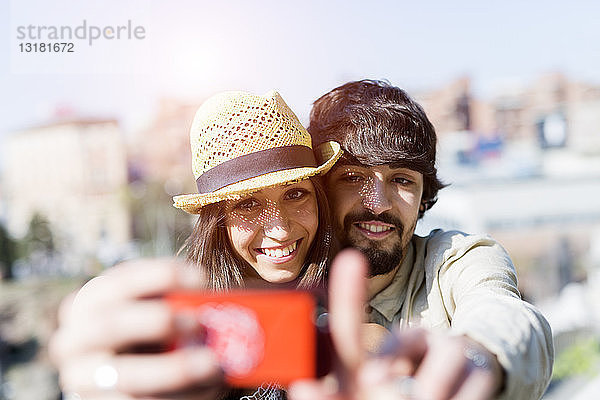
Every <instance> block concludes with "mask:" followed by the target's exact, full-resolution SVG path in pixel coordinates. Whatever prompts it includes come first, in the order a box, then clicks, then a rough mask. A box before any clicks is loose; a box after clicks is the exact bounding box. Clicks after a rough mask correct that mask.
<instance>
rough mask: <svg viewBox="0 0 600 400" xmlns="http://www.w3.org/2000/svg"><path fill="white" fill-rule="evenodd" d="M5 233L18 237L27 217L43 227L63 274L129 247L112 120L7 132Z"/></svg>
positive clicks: (119, 146) (121, 161)
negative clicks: (51, 238)
mask: <svg viewBox="0 0 600 400" xmlns="http://www.w3.org/2000/svg"><path fill="white" fill-rule="evenodd" d="M3 150H4V161H5V163H4V168H3V175H4V176H3V184H4V201H5V218H6V223H7V227H8V229H9V230H10V232H11V233H12V234H13V235H14V236H15V237H23V236H24V235H25V234H26V232H27V230H28V227H29V224H30V221H31V220H32V218H33V216H34V215H36V214H37V215H41V216H43V217H44V218H45V219H47V220H48V222H49V225H50V228H51V231H52V234H53V235H54V241H55V244H56V249H57V250H58V252H59V253H60V254H62V255H63V256H64V262H62V263H61V265H62V267H65V268H67V269H70V270H71V271H70V272H80V271H77V270H78V269H84V268H87V267H86V265H85V263H84V262H83V260H86V259H90V258H97V257H102V254H101V253H104V255H106V251H107V249H110V251H115V249H118V248H119V247H121V246H125V245H126V244H127V243H128V242H129V240H130V215H129V210H128V206H127V202H126V197H125V196H124V192H123V191H124V188H125V186H126V184H127V155H126V149H125V145H124V142H123V137H122V134H121V130H120V128H119V126H118V124H117V122H116V121H114V120H69V121H63V122H58V123H54V124H49V125H45V126H39V127H35V128H31V129H26V130H23V131H19V132H16V133H13V134H12V135H10V136H9V137H7V138H6V140H5V148H4V149H3Z"/></svg>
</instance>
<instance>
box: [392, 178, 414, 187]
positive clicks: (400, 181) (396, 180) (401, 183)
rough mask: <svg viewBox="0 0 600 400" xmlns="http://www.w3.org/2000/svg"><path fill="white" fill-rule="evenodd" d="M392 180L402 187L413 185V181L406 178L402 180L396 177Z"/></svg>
mask: <svg viewBox="0 0 600 400" xmlns="http://www.w3.org/2000/svg"><path fill="white" fill-rule="evenodd" d="M392 180H393V181H394V183H398V184H400V185H410V184H411V183H412V181H411V180H410V179H406V178H402V177H396V178H394V179H392Z"/></svg>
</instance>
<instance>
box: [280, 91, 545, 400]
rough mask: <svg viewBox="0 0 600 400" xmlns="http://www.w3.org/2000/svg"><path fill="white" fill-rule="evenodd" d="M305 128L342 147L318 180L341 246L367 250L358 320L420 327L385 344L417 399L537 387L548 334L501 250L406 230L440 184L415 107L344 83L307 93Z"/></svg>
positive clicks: (393, 95) (426, 129) (480, 240)
mask: <svg viewBox="0 0 600 400" xmlns="http://www.w3.org/2000/svg"><path fill="white" fill-rule="evenodd" d="M309 131H310V133H311V135H312V137H313V141H315V143H314V145H315V146H316V145H318V144H319V143H322V142H325V141H327V140H335V141H337V142H339V143H341V144H342V147H343V149H344V151H345V153H344V155H343V156H342V159H341V160H340V161H339V162H338V163H337V165H336V166H334V168H333V169H332V170H331V171H330V172H329V173H328V174H327V176H326V186H327V188H328V197H329V199H330V204H331V206H332V211H333V216H334V225H335V229H336V234H337V237H338V239H339V241H340V243H341V245H342V246H344V247H354V248H357V249H359V250H361V252H362V253H363V254H364V255H365V256H366V258H367V259H368V261H369V270H368V275H369V280H368V286H367V292H366V297H367V299H368V307H367V316H366V319H367V320H368V321H369V322H374V323H377V324H379V325H382V326H385V327H386V328H388V329H392V327H395V326H400V327H403V328H408V327H414V326H420V327H425V328H427V331H418V332H417V333H415V331H414V330H410V329H405V330H404V333H396V337H397V341H396V345H395V346H393V347H395V348H394V349H393V351H392V352H393V353H394V354H395V355H397V356H398V358H399V359H402V361H403V363H402V365H403V367H402V369H403V371H404V373H405V374H406V375H414V377H415V380H416V386H417V391H418V393H417V394H418V395H419V396H420V397H418V398H428V399H429V398H431V399H442V398H444V399H445V398H460V399H463V398H465V399H466V398H488V397H490V396H500V397H501V398H505V399H512V400H515V399H538V398H539V397H541V395H542V394H543V392H544V390H545V388H546V386H547V384H548V382H549V379H550V375H551V369H552V360H553V348H552V335H551V332H550V328H549V326H548V324H547V322H546V320H545V319H544V318H543V316H542V315H541V314H540V313H539V312H538V311H537V310H536V309H535V308H534V307H533V306H531V305H530V304H528V303H526V302H524V301H522V300H521V298H520V294H519V292H518V290H517V279H516V274H515V270H514V267H513V265H512V262H511V261H510V258H509V256H508V255H507V253H506V252H505V251H504V249H503V248H502V247H501V246H500V245H499V244H498V243H497V242H495V241H494V240H492V239H491V238H489V237H488V236H482V235H467V234H464V233H460V232H443V231H440V230H436V231H433V232H431V233H430V234H429V235H428V236H426V237H418V236H416V235H414V230H415V226H416V223H417V220H418V219H419V218H421V217H422V216H423V214H424V213H425V212H426V211H427V210H428V209H429V208H430V207H432V206H433V205H434V204H435V202H436V195H437V192H438V190H440V189H441V188H443V187H444V185H443V184H442V183H441V182H440V181H439V179H438V178H437V170H436V167H435V155H436V134H435V130H434V128H433V126H432V124H431V123H430V121H429V120H428V118H427V116H426V115H425V113H424V111H423V109H422V108H421V107H420V106H419V105H418V104H417V103H416V102H414V101H413V100H412V99H411V98H410V97H409V96H408V95H407V94H406V93H405V92H404V91H403V90H401V89H399V88H397V87H394V86H391V85H389V84H387V83H385V82H379V81H370V80H363V81H358V82H350V83H347V84H345V85H343V86H340V87H338V88H335V89H333V90H332V91H330V92H329V93H327V94H325V95H324V96H322V97H321V98H319V99H318V100H317V101H316V102H315V103H314V107H313V110H312V112H311V120H310V126H309ZM346 258H347V259H351V258H349V257H346ZM336 263H338V264H339V262H337V261H336ZM337 267H338V268H339V265H338V266H337ZM342 268H343V267H342ZM335 279H337V278H335ZM332 285H335V282H332ZM331 292H332V295H334V296H337V293H335V291H333V290H331ZM436 331H444V332H445V333H446V334H445V335H442V336H440V335H434V334H432V333H431V332H436ZM389 351H390V350H389V349H388V352H389ZM342 352H343V350H342ZM311 395H312V396H313V397H314V396H315V395H316V392H313V393H312V394H311ZM292 397H294V396H292ZM300 397H302V396H300ZM296 398H298V397H296Z"/></svg>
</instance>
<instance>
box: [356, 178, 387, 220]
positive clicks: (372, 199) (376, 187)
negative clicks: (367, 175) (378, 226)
mask: <svg viewBox="0 0 600 400" xmlns="http://www.w3.org/2000/svg"><path fill="white" fill-rule="evenodd" d="M360 195H361V197H362V204H363V207H364V208H366V209H367V210H370V211H371V212H373V214H375V215H379V214H381V213H383V212H385V211H388V210H390V209H391V208H392V202H391V200H390V198H389V194H388V193H387V190H386V187H385V183H384V182H382V181H381V180H379V179H372V180H369V182H368V183H367V184H366V185H364V186H363V188H362V190H361V193H360Z"/></svg>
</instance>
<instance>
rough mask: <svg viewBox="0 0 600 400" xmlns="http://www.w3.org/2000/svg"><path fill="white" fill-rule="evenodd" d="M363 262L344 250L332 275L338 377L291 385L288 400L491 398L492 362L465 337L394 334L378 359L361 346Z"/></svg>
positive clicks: (498, 374)
mask: <svg viewBox="0 0 600 400" xmlns="http://www.w3.org/2000/svg"><path fill="white" fill-rule="evenodd" d="M366 273H367V261H366V260H365V258H364V257H363V256H362V255H361V254H360V253H359V252H358V251H356V250H346V251H344V252H342V253H340V254H339V256H338V257H336V259H335V260H334V262H333V265H332V269H331V274H330V286H329V293H330V328H331V334H332V339H333V342H334V345H335V348H336V352H337V355H338V359H339V365H338V366H337V370H336V373H335V375H336V378H335V379H332V377H328V378H325V379H323V380H321V381H304V382H297V383H295V384H294V385H293V386H292V387H291V388H290V391H289V395H290V398H291V399H292V400H309V399H311V400H315V399H321V400H334V399H335V400H355V399H361V400H363V399H382V400H386V399H390V400H391V399H395V400H396V399H426V400H438V399H461V400H463V399H464V400H470V399H489V398H491V397H492V396H493V395H494V394H495V393H496V392H497V391H498V390H499V388H500V386H501V382H502V369H501V367H500V365H499V364H498V361H497V360H496V357H495V356H494V355H492V354H491V353H490V352H489V351H487V350H486V349H485V348H484V347H483V346H481V345H479V344H478V343H476V342H475V341H473V340H472V339H470V338H468V337H464V336H450V335H442V334H433V333H430V332H427V331H425V330H423V329H409V330H405V331H403V332H399V331H397V332H394V333H393V334H390V335H389V336H388V338H386V340H385V342H384V344H383V346H382V347H381V351H380V355H378V356H374V357H372V356H368V355H367V353H366V352H365V351H364V350H363V348H364V347H363V345H362V344H361V343H362V342H361V330H364V325H363V324H362V322H363V321H362V316H363V312H362V310H363V306H364V303H365V301H366V299H365V295H366V291H365V287H366V278H365V276H366Z"/></svg>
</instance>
